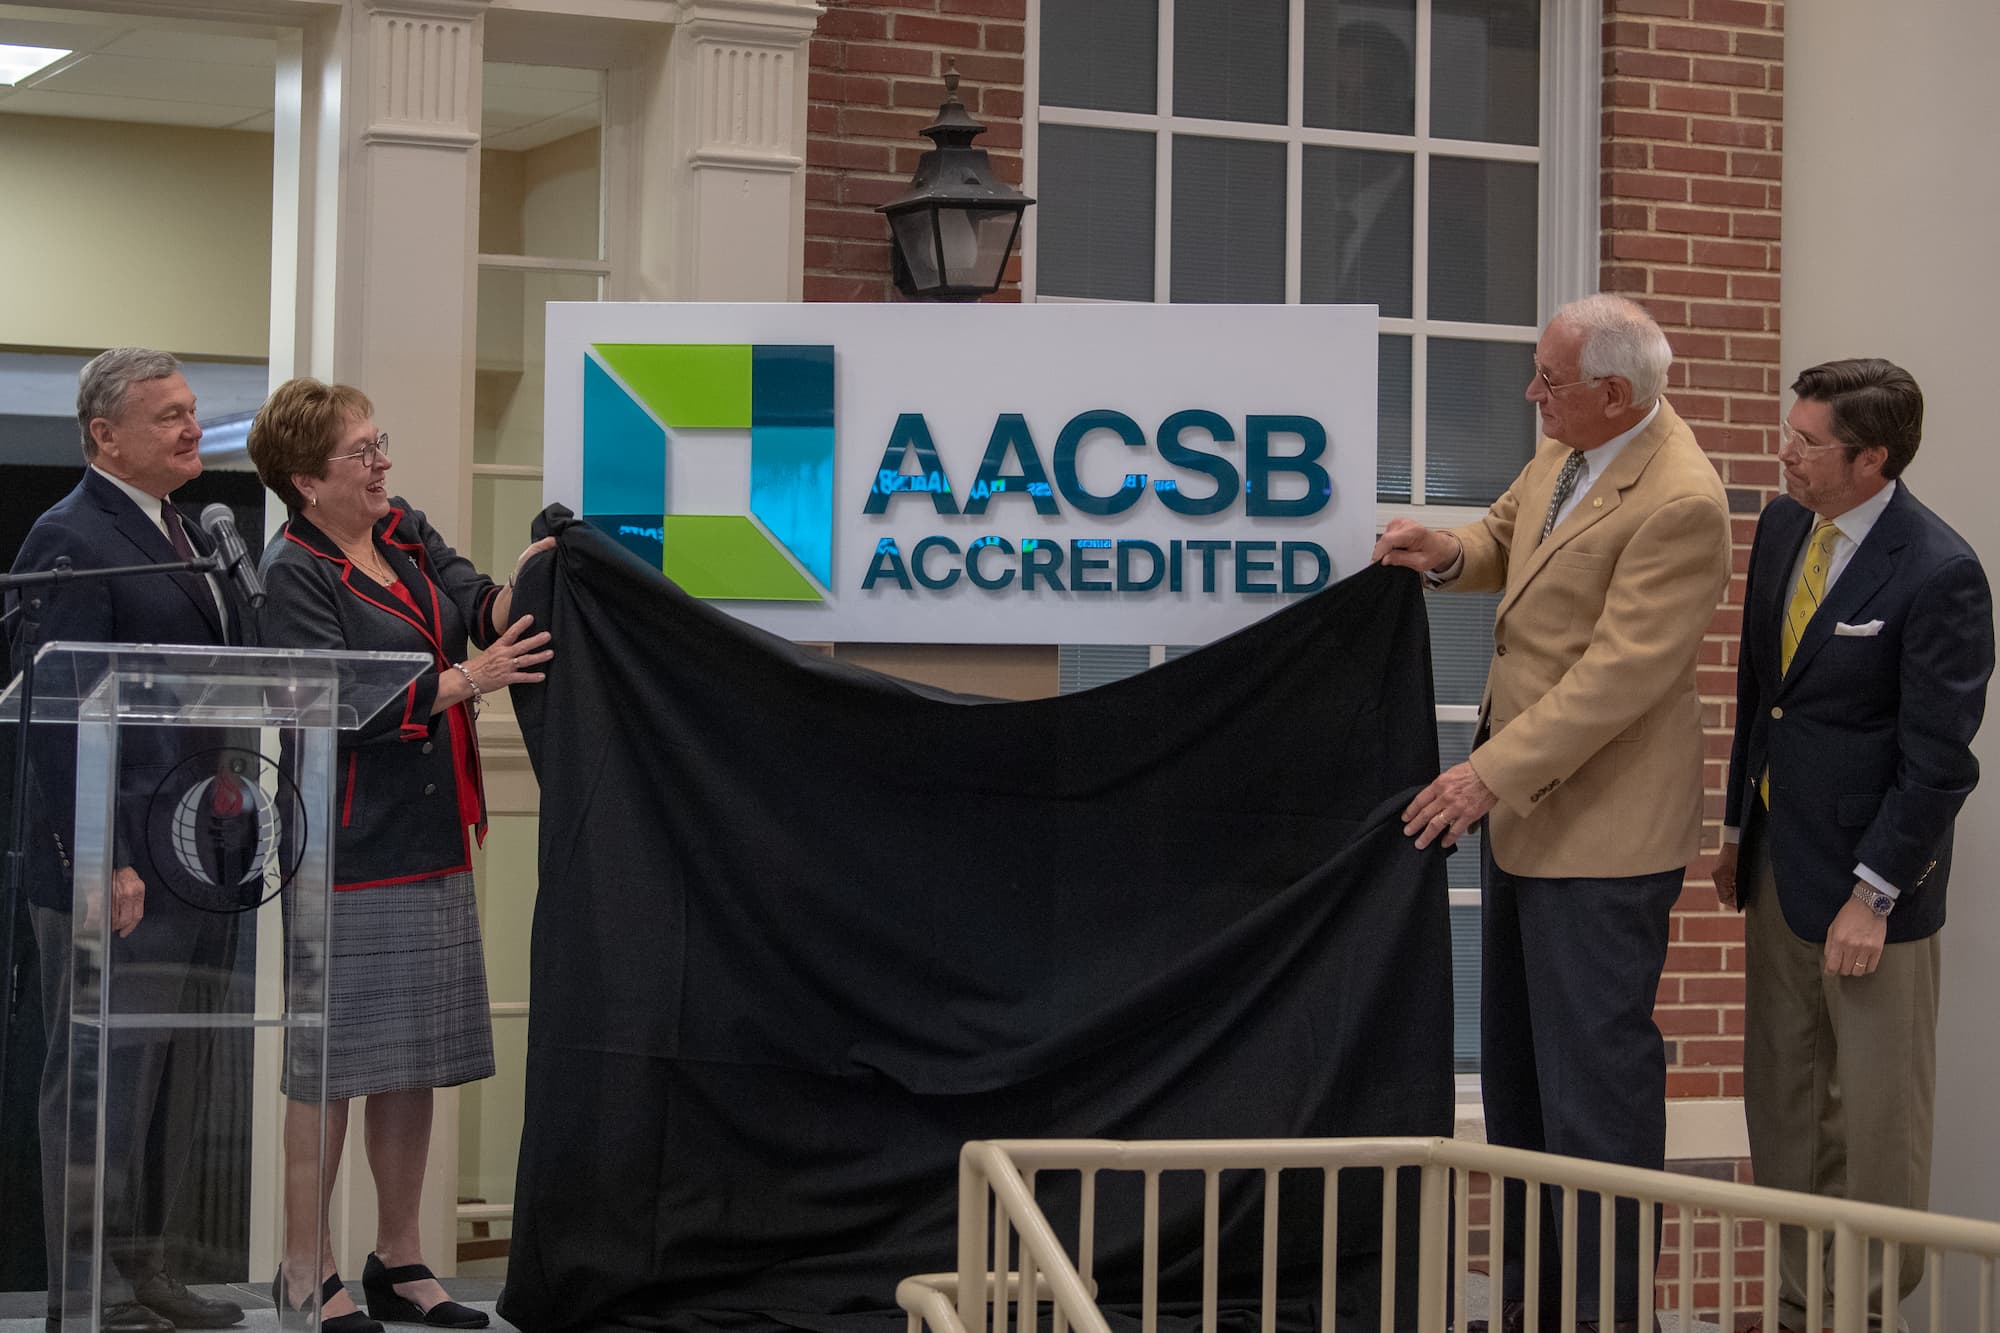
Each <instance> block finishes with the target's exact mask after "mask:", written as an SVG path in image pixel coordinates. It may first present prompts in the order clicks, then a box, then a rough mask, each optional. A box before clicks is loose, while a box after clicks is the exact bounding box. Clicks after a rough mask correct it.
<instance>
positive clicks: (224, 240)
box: [0, 115, 271, 359]
mask: <svg viewBox="0 0 2000 1333" xmlns="http://www.w3.org/2000/svg"><path fill="white" fill-rule="evenodd" d="M0 191H4V197H5V200H6V203H5V205H4V206H0V255H5V256H6V257H7V283H8V291H7V293H6V299H5V300H4V301H0V344H11V345H14V346H25V347H66V348H79V349H89V348H98V347H107V346H115V345H119V344H134V343H136V344H142V345H145V346H150V347H161V348H165V349H168V350H170V351H173V352H176V353H179V354H181V355H184V356H212V357H248V358H258V359H261V358H262V357H263V356H264V355H265V350H266V347H267V345H268V340H269V334H270V325H271V312H270V287H271V136H270V135H268V134H249V133H244V132H242V131H237V130H203V129H181V128H177V127H174V126H167V125H130V124H124V123H120V122H115V121H101V120H63V119H56V118H52V117H44V116H15V115H9V116H0Z"/></svg>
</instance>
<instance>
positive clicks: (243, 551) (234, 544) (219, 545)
mask: <svg viewBox="0 0 2000 1333" xmlns="http://www.w3.org/2000/svg"><path fill="white" fill-rule="evenodd" d="M201 530H202V531H203V532H206V533H207V534H208V537H209V540H210V541H212V542H214V543H215V554H216V558H217V559H218V560H219V561H220V562H221V564H222V572H223V573H224V574H227V575H228V576H229V577H230V578H231V579H233V580H235V582H236V591H238V592H239V593H242V594H243V600H244V601H246V602H248V603H250V605H251V606H252V607H253V608H254V607H261V606H263V605H264V582H263V580H262V579H260V578H258V577H257V567H256V566H255V565H253V564H251V563H250V551H249V548H248V547H246V546H244V545H243V537H242V535H241V534H240V533H238V532H237V531H236V516H235V515H234V514H231V513H230V512H229V506H228V505H226V504H212V505H210V506H209V507H208V508H206V509H204V510H202V511H201Z"/></svg>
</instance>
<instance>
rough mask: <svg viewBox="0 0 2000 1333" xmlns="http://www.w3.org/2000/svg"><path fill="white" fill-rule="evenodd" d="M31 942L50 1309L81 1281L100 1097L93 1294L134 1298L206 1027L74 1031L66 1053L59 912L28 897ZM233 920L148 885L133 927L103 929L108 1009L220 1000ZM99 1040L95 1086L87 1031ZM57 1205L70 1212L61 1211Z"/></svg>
mask: <svg viewBox="0 0 2000 1333" xmlns="http://www.w3.org/2000/svg"><path fill="white" fill-rule="evenodd" d="M29 913H30V916H31V918H32V920H33V922H34V929H35V945H36V948H37V949H38V950H39V951H40V955H41V959H40V966H41V976H42V1012H43V1013H44V1015H46V1017H47V1022H48V1034H49V1049H48V1059H47V1062H46V1063H45V1064H44V1065H43V1067H42V1087H41V1102H40V1108H39V1111H40V1114H39V1122H40V1129H41V1136H42V1200H43V1224H44V1227H45V1228H46V1232H47V1244H48V1265H49V1309H50V1312H51V1313H57V1312H59V1310H60V1307H61V1302H62V1292H63V1290H64V1288H65V1287H67V1289H68V1290H70V1291H81V1290H82V1289H83V1288H84V1287H85V1286H87V1284H88V1281H89V1274H88V1267H87V1265H88V1260H89V1251H88V1248H87V1246H88V1235H89V1233H88V1224H89V1219H90V1210H91V1208H92V1203H93V1201H92V1198H91V1182H92V1179H93V1176H94V1171H93V1163H92V1158H93V1156H94V1145H95V1134H96V1120H97V1107H96V1105H95V1103H96V1102H97V1101H98V1100H100V1094H101V1100H102V1102H103V1107H102V1125H103V1134H104V1176H103V1185H104V1214H103V1219H104V1220H103V1227H104V1237H103V1239H104V1256H105V1261H106V1262H105V1265H104V1273H103V1298H104V1301H105V1303H106V1304H115V1303H120V1302H124V1301H129V1300H131V1299H132V1285H133V1284H134V1283H135V1282H140V1281H143V1280H144V1279H145V1278H147V1277H148V1276H150V1275H151V1274H153V1273H156V1272H159V1271H161V1270H162V1269H163V1268H166V1267H168V1266H169V1263H168V1261H169V1259H170V1255H169V1254H168V1252H167V1244H166V1237H167V1231H168V1221H169V1217H170V1215H171V1213H172V1211H173V1206H174V1202H175V1198H176V1196H177V1195H178V1193H179V1190H180V1184H181V1180H182V1177H183V1176H184V1174H185V1171H186V1168H187V1164H188V1162H189V1160H190V1158H191V1157H192V1156H193V1144H194V1130H195V1124H196V1116H197V1115H198V1114H199V1108H200V1106H201V1105H202V1103H203V1101H204V1100H205V1097H204V1093H205V1088H204V1084H205V1081H206V1079H207V1078H208V1075H209V1068H208V1066H209V1060H208V1054H209V1052H210V1051H211V1049H212V1048H213V1044H214V1043H213V1034H212V1033H210V1032H206V1031H201V1030H193V1031H179V1032H174V1031H169V1030H166V1029H164V1028H161V1027H134V1028H124V1029H120V1028H112V1029H110V1030H108V1031H102V1032H100V1030H99V1029H98V1028H96V1027H94V1026H93V1027H90V1028H87V1029H81V1030H78V1031H77V1032H76V1033H75V1034H74V1035H75V1036H76V1040H77V1045H76V1049H75V1052H74V1055H75V1063H74V1064H72V1047H71V1040H72V1035H73V1032H72V1024H71V1022H70V998H71V987H72V962H73V956H72V935H71V920H70V914H69V913H67V912H58V911H55V910H53V909H51V908H46V907H39V906H33V907H30V909H29ZM234 936H235V931H234V919H233V918H231V917H225V916H216V915H213V914H210V913H206V912H199V911H196V910H194V909H192V908H189V907H186V906H184V905H182V904H179V903H174V902H171V901H170V900H169V895H168V894H166V893H165V892H164V891H163V890H158V889H149V890H148V893H147V911H146V914H145V916H144V918H143V919H142V920H141V921H140V923H139V925H138V927H137V928H136V929H134V930H133V932H132V934H131V935H130V936H128V937H126V938H124V939H119V938H118V937H116V936H113V937H112V943H111V951H112V957H111V967H112V988H111V1007H112V1012H113V1013H114V1014H140V1013H152V1014H175V1013H199V1012H206V1011H209V1010H212V1009H214V1008H216V1007H217V1004H218V1001H219V998H220V997H221V995H222V994H223V993H224V992H225V988H226V984H227V978H228V976H229V973H230V970H231V968H232V966H233V941H234ZM99 1041H102V1042H104V1043H105V1052H106V1054H105V1059H104V1062H103V1063H104V1068H105V1079H104V1084H103V1086H102V1087H99V1085H98V1073H97V1066H98V1051H97V1043H98V1042H99ZM66 1212H67V1216H65V1213H66Z"/></svg>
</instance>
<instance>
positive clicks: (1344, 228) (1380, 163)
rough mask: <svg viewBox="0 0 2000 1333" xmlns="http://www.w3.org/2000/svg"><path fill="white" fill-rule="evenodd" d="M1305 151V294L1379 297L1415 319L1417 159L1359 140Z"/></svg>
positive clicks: (1364, 300)
mask: <svg viewBox="0 0 2000 1333" xmlns="http://www.w3.org/2000/svg"><path fill="white" fill-rule="evenodd" d="M1304 151H1305V159H1304V162H1303V164H1302V165H1303V168H1304V170H1303V177H1304V198H1303V200H1302V201H1301V202H1302V207H1301V214H1302V216H1303V219H1304V222H1303V225H1304V228H1305V235H1304V236H1302V237H1301V238H1300V247H1299V249H1300V264H1301V268H1300V274H1299V299H1300V300H1301V301H1308V302H1316V301H1351V302H1355V303H1357V304H1361V305H1377V306H1380V307H1381V308H1382V313H1383V314H1384V315H1386V316H1389V317H1391V318H1402V319H1407V318H1408V317H1409V314H1410V249H1411V245H1412V243H1413V242H1412V238H1411V235H1410V210H1411V197H1412V194H1413V180H1414V175H1415V171H1414V162H1415V159H1414V158H1413V157H1412V156H1411V155H1410V154H1408V153H1376V152H1369V151H1365V150H1363V149H1358V148H1307V149H1305V150H1304Z"/></svg>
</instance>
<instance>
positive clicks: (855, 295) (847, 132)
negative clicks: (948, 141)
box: [805, 0, 1028, 301]
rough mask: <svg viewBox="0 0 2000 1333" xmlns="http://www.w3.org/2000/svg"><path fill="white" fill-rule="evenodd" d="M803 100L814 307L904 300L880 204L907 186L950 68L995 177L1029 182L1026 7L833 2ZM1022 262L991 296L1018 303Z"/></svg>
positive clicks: (947, 1) (950, 0)
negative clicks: (1024, 119)
mask: <svg viewBox="0 0 2000 1333" xmlns="http://www.w3.org/2000/svg"><path fill="white" fill-rule="evenodd" d="M825 4H826V14H825V16H824V17H822V18H821V19H820V22H819V30H818V33H817V35H816V36H815V37H814V39H813V44H812V69H811V73H810V75H809V79H810V82H809V83H808V86H807V92H806V98H807V108H806V255H805V298H806V300H808V301H887V300H893V299H896V297H895V288H894V286H893V285H892V284H891V282H890V278H889V254H890V247H889V224H888V221H887V220H886V219H885V218H883V217H882V215H881V214H879V213H877V212H875V207H876V205H878V204H882V203H886V202H888V201H889V200H890V199H893V198H894V197H896V196H897V195H899V194H901V193H902V192H903V191H904V190H905V189H906V188H907V187H908V185H909V180H910V173H911V172H912V171H914V170H915V169H916V165H917V158H918V156H919V155H921V154H922V153H923V152H924V150H926V149H928V148H929V147H930V141H929V140H928V139H926V138H924V137H923V136H922V134H921V133H920V131H921V130H922V129H923V128H924V126H926V125H928V124H930V123H931V121H932V120H933V119H934V118H935V117H936V115H937V109H938V106H939V105H940V104H941V103H942V102H943V101H944V73H945V67H946V63H947V62H950V63H952V64H954V65H956V66H957V69H958V72H959V75H960V77H961V79H962V82H961V83H960V84H959V89H958V95H959V99H960V100H961V101H963V102H964V103H965V107H966V110H968V111H970V112H971V113H972V116H973V118H974V119H976V120H978V121H980V122H981V123H982V124H984V125H985V126H986V127H987V129H986V133H985V134H983V135H981V136H980V137H979V138H978V140H977V141H976V142H977V144H978V146H979V147H982V148H985V149H986V150H987V151H988V152H989V153H990V154H991V155H992V158H993V166H994V170H995V171H996V172H997V173H998V174H999V175H1000V177H1001V178H1002V179H1004V180H1006V181H1008V182H1009V183H1010V184H1013V185H1016V186H1018V185H1019V184H1020V183H1021V110H1022V87H1023V79H1024V59H1023V54H1022V53H1023V51H1024V50H1025V48H1026V46H1027V16H1028V0H825ZM1019 281H1020V255H1019V252H1018V250H1017V251H1016V253H1015V257H1014V259H1013V260H1012V261H1011V264H1010V272H1009V283H1008V285H1007V286H1006V287H1004V288H1003V289H1002V290H1001V291H1000V292H999V293H997V294H996V295H995V296H994V297H992V298H989V299H994V300H1012V301H1018V300H1019V299H1020V288H1019V285H1018V284H1019Z"/></svg>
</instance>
